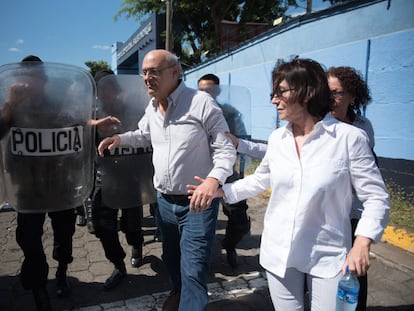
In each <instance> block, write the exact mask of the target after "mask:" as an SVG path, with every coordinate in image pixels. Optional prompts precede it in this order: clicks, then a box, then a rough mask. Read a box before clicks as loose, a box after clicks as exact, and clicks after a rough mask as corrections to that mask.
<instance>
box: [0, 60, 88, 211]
mask: <svg viewBox="0 0 414 311" xmlns="http://www.w3.org/2000/svg"><path fill="white" fill-rule="evenodd" d="M94 106H95V84H94V81H93V78H92V76H91V75H90V74H89V73H88V72H87V71H85V70H83V69H81V68H78V67H75V66H70V65H64V64H55V63H42V62H23V63H16V64H8V65H4V66H1V67H0V110H1V118H0V137H1V140H0V144H1V152H2V157H1V159H2V165H3V168H4V171H3V177H2V181H3V183H4V186H5V192H6V195H5V199H6V200H7V202H9V203H10V204H11V205H12V206H13V207H14V208H15V209H16V210H17V211H19V212H22V213H36V212H39V213H40V212H50V211H59V210H65V209H70V208H74V207H76V206H80V205H82V203H83V202H84V201H85V200H86V198H87V197H88V196H89V194H90V192H91V189H92V185H93V184H92V181H93V166H92V165H93V157H92V156H93V153H92V152H93V150H94V149H93V148H94V140H93V137H94V134H93V128H92V127H91V126H90V121H91V120H92V119H94V117H95V116H94V113H95V107H94Z"/></svg>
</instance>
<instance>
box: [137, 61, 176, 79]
mask: <svg viewBox="0 0 414 311" xmlns="http://www.w3.org/2000/svg"><path fill="white" fill-rule="evenodd" d="M175 65H177V64H172V65H168V66H167V67H163V68H148V69H143V70H142V71H141V72H140V74H139V75H140V76H141V77H143V78H144V77H145V76H146V75H148V76H149V77H158V76H159V75H160V74H161V73H162V72H163V71H164V70H167V69H169V68H172V67H174V66H175Z"/></svg>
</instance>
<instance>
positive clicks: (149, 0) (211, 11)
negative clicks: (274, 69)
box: [115, 0, 296, 65]
mask: <svg viewBox="0 0 414 311" xmlns="http://www.w3.org/2000/svg"><path fill="white" fill-rule="evenodd" d="M171 1H172V8H173V22H172V24H173V27H172V28H173V35H174V41H175V46H176V45H177V44H178V46H181V47H182V52H183V54H182V55H181V59H182V61H183V63H184V64H186V63H187V65H193V64H195V63H198V62H200V60H201V56H202V55H203V54H206V53H208V55H209V56H214V55H216V54H218V53H219V52H220V46H219V42H220V34H221V33H220V31H221V26H220V22H221V21H223V20H226V21H232V22H237V23H239V24H241V25H244V24H246V23H249V22H255V23H267V24H269V25H272V23H273V20H274V19H276V18H278V17H280V16H283V14H284V12H285V11H286V9H287V7H288V5H291V4H292V1H293V2H294V0H225V1H224V0H199V1H193V0H171ZM295 3H296V2H295ZM165 10H166V4H165V0H164V1H162V0H124V1H123V3H122V4H121V9H120V10H119V12H118V13H117V14H116V16H115V20H116V19H118V18H119V17H121V16H125V17H126V18H134V19H136V20H137V21H140V20H142V19H143V18H145V17H146V16H148V15H150V14H153V13H165ZM175 52H177V51H175Z"/></svg>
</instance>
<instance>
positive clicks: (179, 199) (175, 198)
mask: <svg viewBox="0 0 414 311" xmlns="http://www.w3.org/2000/svg"><path fill="white" fill-rule="evenodd" d="M161 195H162V196H163V197H164V199H166V200H167V201H168V202H171V203H188V202H190V200H189V199H188V195H186V194H165V193H162V194H161Z"/></svg>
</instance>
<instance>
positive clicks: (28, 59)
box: [22, 55, 43, 63]
mask: <svg viewBox="0 0 414 311" xmlns="http://www.w3.org/2000/svg"><path fill="white" fill-rule="evenodd" d="M22 62H41V63H43V62H42V60H41V59H40V57H38V56H36V55H27V56H26V57H25V58H23V59H22Z"/></svg>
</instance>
